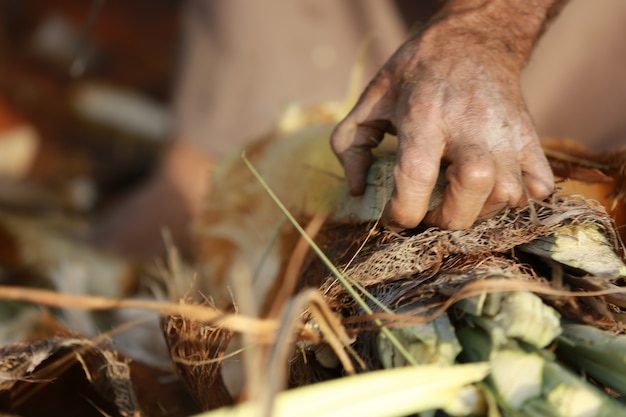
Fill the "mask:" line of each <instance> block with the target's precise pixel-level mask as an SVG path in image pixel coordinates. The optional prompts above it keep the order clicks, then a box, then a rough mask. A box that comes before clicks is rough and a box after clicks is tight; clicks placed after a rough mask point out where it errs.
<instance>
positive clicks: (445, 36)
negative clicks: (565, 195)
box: [331, 13, 554, 229]
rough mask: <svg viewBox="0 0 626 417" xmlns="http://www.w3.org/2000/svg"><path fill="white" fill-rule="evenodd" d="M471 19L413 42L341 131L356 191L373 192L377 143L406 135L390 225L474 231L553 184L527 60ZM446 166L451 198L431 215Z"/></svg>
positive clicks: (448, 21)
mask: <svg viewBox="0 0 626 417" xmlns="http://www.w3.org/2000/svg"><path fill="white" fill-rule="evenodd" d="M468 15H470V16H469V17H472V16H471V13H467V14H465V15H464V14H461V15H460V16H456V15H453V16H451V17H450V18H444V19H440V20H438V21H435V22H434V23H432V24H431V25H430V26H429V27H428V28H426V29H425V30H424V31H422V32H420V33H419V34H415V35H414V36H413V37H412V38H410V39H409V40H408V41H407V42H406V43H405V44H404V45H403V46H402V47H401V48H400V49H399V50H398V51H397V52H396V54H395V55H394V56H393V57H392V58H391V59H390V60H389V61H388V62H387V64H386V65H385V66H384V67H383V68H382V69H381V70H380V71H379V73H378V74H377V75H376V76H375V77H374V79H373V80H372V81H371V83H370V84H369V86H368V87H367V88H366V90H365V91H364V93H363V94H362V96H361V98H360V99H359V102H358V103H357V105H356V106H355V107H354V109H353V110H352V111H351V113H350V114H349V115H348V116H347V117H346V118H345V119H344V120H343V121H342V122H341V123H340V124H339V125H338V126H337V127H336V129H335V131H334V132H333V135H332V140H331V144H332V147H333V149H334V151H335V153H336V154H337V155H338V157H339V159H340V161H341V163H342V164H343V166H344V170H345V174H346V179H347V182H348V186H349V188H350V191H351V193H353V194H355V195H358V194H361V193H362V192H363V191H364V187H365V177H366V173H367V169H368V167H369V165H370V164H371V162H372V153H371V150H372V148H374V147H376V146H377V145H378V143H379V142H380V141H381V140H382V139H383V136H384V134H385V133H386V132H390V133H394V134H397V136H398V139H399V141H398V142H399V147H398V153H397V161H396V166H395V168H394V178H395V189H394V192H393V195H392V197H391V200H390V201H389V203H388V204H387V207H386V209H385V213H384V220H385V222H386V223H387V224H388V225H389V226H392V227H395V228H406V227H414V226H417V225H418V224H419V223H420V222H421V221H422V220H424V221H425V223H427V224H429V225H435V226H439V227H442V228H447V229H462V228H467V227H469V226H471V225H472V224H473V223H474V222H475V221H476V220H477V219H480V218H484V217H488V216H490V215H493V214H495V213H497V212H498V211H500V210H502V209H503V208H505V207H516V206H519V205H521V204H524V203H525V202H526V201H527V199H528V198H536V199H542V198H544V197H546V196H547V195H549V194H550V193H551V192H552V190H553V186H554V180H553V176H552V172H551V170H550V167H549V165H548V162H547V160H546V158H545V156H544V154H543V151H542V149H541V146H540V144H539V140H538V138H537V133H536V132H535V128H534V126H533V124H532V121H531V119H530V116H529V114H528V111H527V109H526V105H525V103H524V99H523V97H522V94H521V91H520V71H521V68H522V67H523V65H524V63H525V60H526V56H524V53H519V51H516V50H512V49H511V48H510V47H508V46H507V44H506V42H500V40H499V39H498V33H497V30H493V29H491V28H490V30H491V31H486V32H485V31H484V30H481V28H480V24H481V22H480V21H478V22H477V21H476V16H475V15H474V17H473V18H474V20H469V19H467V17H468ZM468 22H469V23H468ZM484 23H485V22H482V24H484ZM504 30H506V28H505V29H504ZM442 165H443V166H444V167H445V178H446V180H447V186H446V189H445V192H444V198H443V203H442V204H441V205H440V206H439V207H438V208H436V209H435V210H433V211H431V212H427V210H428V204H429V199H430V195H431V192H432V191H433V188H434V186H435V182H436V180H437V177H438V175H439V171H440V168H441V167H442Z"/></svg>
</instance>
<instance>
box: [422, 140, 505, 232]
mask: <svg viewBox="0 0 626 417" xmlns="http://www.w3.org/2000/svg"><path fill="white" fill-rule="evenodd" d="M449 158H450V160H451V161H452V163H451V164H450V166H449V167H448V169H447V171H446V180H447V181H448V184H447V186H446V189H445V191H444V196H443V203H442V204H441V205H440V206H439V207H438V208H436V209H435V210H433V211H432V212H430V213H428V215H427V216H426V219H425V221H426V223H427V224H430V225H435V226H439V227H441V228H444V229H452V230H458V229H465V228H468V227H470V226H471V225H472V224H473V223H474V222H475V221H476V219H477V218H478V216H479V214H480V213H481V212H482V211H483V209H484V208H485V203H486V202H487V200H488V199H489V197H490V196H491V194H492V191H493V189H494V186H495V184H496V172H497V171H496V164H495V162H494V159H493V158H492V155H491V154H490V152H489V150H488V149H487V148H486V147H484V146H482V145H480V144H472V145H470V146H461V145H459V146H455V149H453V150H452V151H451V152H450V154H449Z"/></svg>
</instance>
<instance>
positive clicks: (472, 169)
mask: <svg viewBox="0 0 626 417" xmlns="http://www.w3.org/2000/svg"><path fill="white" fill-rule="evenodd" d="M452 174H453V176H454V181H455V182H456V183H458V185H459V186H460V187H461V188H464V189H476V190H477V191H478V190H483V189H489V188H491V186H492V185H493V183H494V179H495V175H496V172H495V168H494V166H493V164H491V163H487V162H486V161H483V162H482V163H473V164H467V165H464V166H463V167H461V168H460V169H458V170H455V171H453V172H452ZM451 182H452V181H451Z"/></svg>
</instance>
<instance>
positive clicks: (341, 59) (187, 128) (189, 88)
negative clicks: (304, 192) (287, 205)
mask: <svg viewBox="0 0 626 417" xmlns="http://www.w3.org/2000/svg"><path fill="white" fill-rule="evenodd" d="M396 10H397V9H396V8H395V6H394V4H393V2H392V1H389V0H359V1H336V0H298V1H294V0H264V1H247V0H228V1H216V0H191V1H189V2H188V4H187V6H186V10H185V13H184V27H185V32H184V45H183V50H182V56H181V68H180V74H179V79H178V88H177V95H176V103H175V111H176V120H177V126H176V137H177V138H178V139H179V140H183V141H187V142H189V143H191V144H193V145H195V146H198V147H202V149H204V150H206V151H209V152H210V153H212V154H213V155H215V156H217V157H220V156H222V155H224V154H225V153H227V152H229V151H231V150H233V149H237V148H239V147H240V146H241V145H242V144H243V143H245V142H246V141H248V140H250V139H252V138H255V137H257V136H258V135H260V134H263V133H265V132H266V131H267V130H268V129H270V128H271V126H272V124H273V123H274V122H275V121H276V120H277V118H278V117H279V116H280V114H281V112H282V111H283V110H284V109H285V108H286V107H287V106H288V105H289V104H292V103H303V104H306V103H313V102H319V101H321V100H334V99H341V98H342V97H344V95H345V93H346V91H347V88H348V83H349V77H350V71H351V69H352V67H353V66H354V64H355V62H356V60H357V55H358V51H359V46H360V45H361V44H362V42H363V41H364V39H366V37H367V36H370V35H371V36H373V42H372V44H371V46H370V49H369V52H368V53H367V62H366V68H367V70H366V76H365V79H364V80H365V81H368V80H369V79H370V78H371V76H372V75H373V74H374V73H375V71H376V70H377V69H378V68H379V67H380V66H381V65H382V64H383V63H384V62H385V61H386V60H387V58H388V57H389V56H390V55H391V54H392V53H393V52H394V51H395V49H396V48H397V47H398V46H399V45H400V43H401V42H402V41H403V40H404V38H405V34H406V30H405V25H404V23H403V21H402V20H401V18H400V16H399V15H398V13H397V11H396Z"/></svg>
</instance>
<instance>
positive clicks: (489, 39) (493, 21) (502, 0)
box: [427, 0, 567, 69]
mask: <svg viewBox="0 0 626 417" xmlns="http://www.w3.org/2000/svg"><path fill="white" fill-rule="evenodd" d="M565 3H567V0H524V1H519V0H451V1H448V2H447V3H446V5H445V6H444V7H443V8H442V9H441V11H440V12H439V13H438V14H437V15H436V16H434V17H433V19H432V20H431V22H430V25H429V27H438V28H441V30H442V32H441V33H442V34H443V36H444V37H449V38H456V39H458V40H459V41H460V42H459V43H460V44H461V46H462V45H468V41H469V42H472V43H474V44H478V45H480V46H481V47H483V48H485V49H489V50H492V51H494V52H500V53H505V54H507V55H509V56H510V57H511V58H512V59H513V60H514V61H515V62H516V64H517V65H518V66H519V68H520V69H521V68H522V67H523V66H524V65H525V63H526V61H527V60H528V57H529V56H530V53H531V52H532V49H533V47H534V45H535V43H536V41H537V40H538V39H539V37H540V36H541V35H542V34H543V31H544V29H545V27H546V25H547V23H548V22H549V21H550V20H552V18H553V17H554V16H555V15H556V14H558V11H559V10H560V9H561V8H562V6H563V5H564V4H565ZM427 30H428V29H427Z"/></svg>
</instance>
